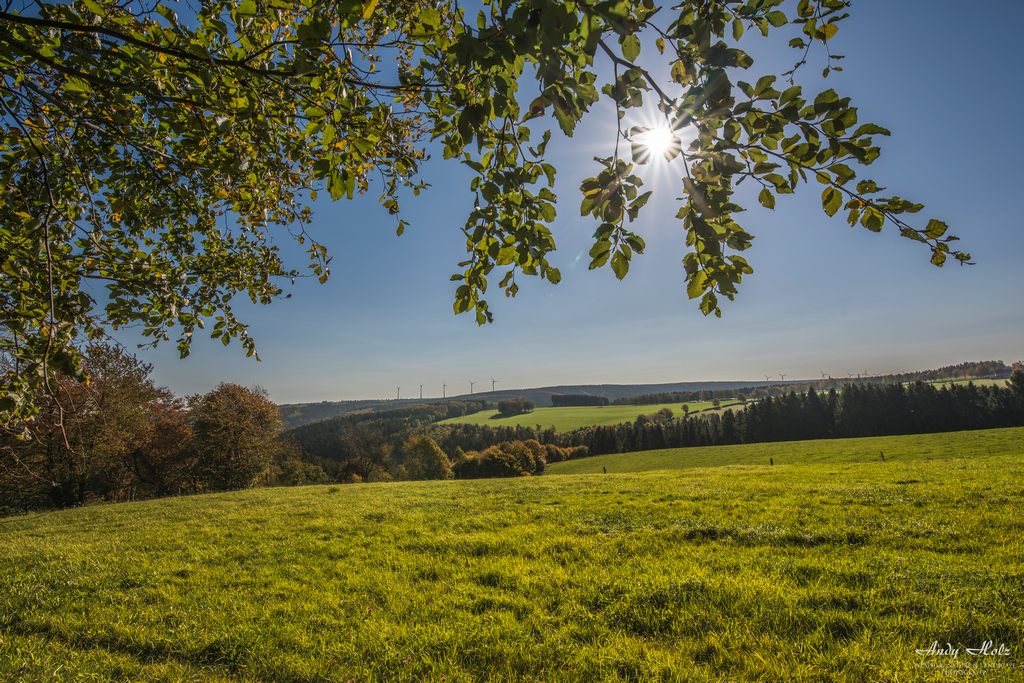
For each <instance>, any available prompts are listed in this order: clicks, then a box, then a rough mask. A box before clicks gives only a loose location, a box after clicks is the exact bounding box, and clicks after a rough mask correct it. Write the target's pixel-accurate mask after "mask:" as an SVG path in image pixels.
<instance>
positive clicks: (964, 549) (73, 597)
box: [0, 434, 1024, 683]
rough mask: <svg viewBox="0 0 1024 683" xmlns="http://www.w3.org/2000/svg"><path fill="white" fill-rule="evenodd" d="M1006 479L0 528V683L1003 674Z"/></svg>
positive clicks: (973, 465)
mask: <svg viewBox="0 0 1024 683" xmlns="http://www.w3.org/2000/svg"><path fill="white" fill-rule="evenodd" d="M943 436H944V438H945V439H947V440H948V441H947V442H948V443H950V444H954V443H962V442H961V441H960V440H961V439H963V438H964V437H965V435H962V434H946V435H943ZM971 436H973V435H971ZM918 438H919V437H909V438H908V441H911V440H915V439H918ZM1018 443H1019V441H1018ZM776 446H779V445H778V444H777V445H776ZM787 446H791V445H787ZM890 448H895V449H898V446H890ZM904 448H905V449H907V452H909V449H911V448H912V447H911V446H909V445H907V446H905V447H904ZM777 462H778V460H777ZM1022 481H1024V459H1022V458H1021V456H1020V450H1019V449H1018V451H1017V452H1016V454H1014V455H1006V454H1004V455H992V454H990V453H989V452H988V451H986V450H981V451H973V452H972V451H970V450H969V449H968V448H967V447H966V446H965V447H964V448H963V450H962V457H952V458H948V459H944V460H931V461H929V460H902V459H897V460H896V461H894V462H887V463H885V464H882V463H880V462H871V463H857V462H839V461H836V460H835V459H830V458H826V459H825V460H823V461H821V462H817V463H813V464H781V465H776V466H775V467H769V466H767V465H756V466H739V465H732V466H724V467H717V468H712V469H687V470H678V471H663V472H656V473H644V474H608V475H596V476H595V475H575V476H557V477H549V476H544V477H536V478H524V479H516V480H484V481H453V482H439V483H427V482H423V483H404V484H368V485H352V486H344V487H305V488H294V489H263V490H256V491H248V492H238V493H232V494H220V495H208V496H198V497H193V498H178V499H167V500H159V501H148V502H144V503H137V504H124V505H111V506H101V507H93V508H85V509H78V510H70V511H66V512H62V513H53V514H47V515H40V516H35V517H32V518H18V519H6V520H0V680H18V681H53V680H63V681H71V680H146V681H164V680H166V681H180V680H189V681H204V680H209V681H268V682H270V681H272V682H274V683H277V682H281V681H296V682H300V681H301V682H305V681H310V682H311V681H339V682H348V681H353V682H354V681H360V682H366V681H380V682H389V683H390V682H392V681H435V682H440V681H444V682H445V683H448V682H451V681H458V682H469V681H529V680H533V681H538V680H542V681H548V682H555V681H580V682H587V683H590V682H592V681H626V680H629V681H645V682H646V681H723V682H724V681H783V680H784V681H800V682H802V681H807V682H810V681H816V682H817V681H838V682H853V681H872V682H874V681H890V682H894V681H940V680H948V677H947V676H946V674H959V675H963V670H962V669H956V670H953V669H950V668H948V667H950V661H949V660H950V658H949V657H941V656H930V655H924V656H922V655H918V654H916V653H915V650H917V649H925V648H928V647H929V645H930V644H931V643H932V642H934V641H938V642H940V643H946V642H951V643H954V644H957V646H958V647H975V648H976V647H980V646H981V644H982V643H983V642H984V641H992V642H993V643H994V646H995V647H998V646H999V645H1000V644H1002V645H1005V647H1006V648H1008V649H1009V650H1010V651H1011V653H1012V654H1011V656H1008V657H988V658H985V657H980V656H978V657H976V656H971V655H968V654H967V653H966V652H965V651H964V650H961V652H960V655H959V658H958V659H957V660H956V664H957V666H959V667H965V666H966V667H974V666H981V663H982V661H983V660H985V661H988V662H995V663H996V664H999V665H1002V666H1003V667H1006V666H1008V665H1012V664H1014V663H1016V662H1018V661H1019V659H1020V657H1021V656H1022V655H1024V632H1022V629H1024V626H1022V624H1021V622H1020V614H1021V612H1022V609H1024V571H1022V567H1021V561H1020V558H1021V557H1024V541H1022V539H1024V533H1022V532H1024V515H1022V514H1021V513H1022V508H1024V486H1022V483H1021V482H1022ZM995 660H998V661H995ZM928 667H938V668H928ZM941 667H947V668H945V669H943V668H941ZM991 671H992V672H993V673H988V671H985V673H988V675H987V676H986V677H985V678H984V680H986V681H993V680H998V681H1003V680H1007V681H1009V680H1019V670H1016V671H1014V670H1007V669H1005V668H1004V669H991ZM978 672H979V673H981V670H980V669H979V670H978Z"/></svg>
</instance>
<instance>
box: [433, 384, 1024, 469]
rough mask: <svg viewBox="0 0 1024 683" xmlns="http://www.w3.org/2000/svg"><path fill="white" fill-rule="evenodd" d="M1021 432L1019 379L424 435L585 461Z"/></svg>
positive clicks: (793, 396)
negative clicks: (814, 442)
mask: <svg viewBox="0 0 1024 683" xmlns="http://www.w3.org/2000/svg"><path fill="white" fill-rule="evenodd" d="M1020 426H1024V373H1021V371H1020V370H1016V371H1015V372H1014V373H1013V376H1012V377H1011V379H1010V380H1009V381H1008V382H1007V386H1006V387H1000V386H980V385H976V384H966V385H950V386H945V387H942V388H936V387H935V386H933V385H931V384H925V383H922V382H916V383H914V384H909V385H903V384H847V385H845V386H844V387H843V388H842V390H841V391H836V390H831V391H829V392H827V393H818V392H816V391H814V389H813V388H812V389H810V390H809V391H807V392H806V393H804V394H797V393H796V392H790V393H789V394H785V395H782V396H777V397H767V398H765V399H763V400H761V401H758V402H756V403H752V404H749V405H748V406H747V407H746V409H745V410H740V411H732V410H727V411H725V412H724V413H723V414H722V415H721V416H719V415H718V414H716V413H711V414H708V415H697V416H694V417H686V418H682V419H679V418H677V419H671V420H665V421H661V422H656V421H651V420H639V419H638V420H636V421H634V422H626V423H622V424H618V425H613V426H596V427H586V428H584V429H578V430H575V431H572V432H556V431H555V430H554V429H545V430H541V429H534V428H531V427H525V426H518V427H497V428H494V427H490V426H487V425H469V424H458V425H437V426H434V427H431V428H428V429H427V433H428V434H429V435H430V436H431V437H432V438H433V439H434V440H435V441H436V442H437V443H438V445H439V446H440V447H441V448H442V449H443V450H445V451H446V452H449V453H453V452H455V449H457V448H461V449H463V450H465V451H470V450H473V451H482V450H485V449H487V448H489V447H491V446H495V445H498V444H501V443H503V442H507V441H526V440H528V439H536V440H537V441H538V442H540V443H541V444H553V445H555V446H558V447H561V448H574V447H580V446H584V447H586V450H585V451H581V452H586V453H588V454H589V455H603V454H608V453H628V452H633V451H644V450H654V449H659V448H687V447H691V446H717V445H725V444H739V443H761V442H770V441H801V440H807V439H828V438H847V437H863V436H893V435H900V434H926V433H934V432H947V431H961V430H973V429H994V428H997V427H1020Z"/></svg>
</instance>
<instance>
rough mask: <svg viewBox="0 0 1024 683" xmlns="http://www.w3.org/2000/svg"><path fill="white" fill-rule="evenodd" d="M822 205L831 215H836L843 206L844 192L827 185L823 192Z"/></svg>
mask: <svg viewBox="0 0 1024 683" xmlns="http://www.w3.org/2000/svg"><path fill="white" fill-rule="evenodd" d="M821 206H822V208H823V209H825V213H827V214H828V215H829V216H835V215H836V213H838V212H839V209H840V208H842V206H843V193H842V192H840V191H839V190H837V189H836V188H834V187H826V188H825V191H824V192H822V193H821Z"/></svg>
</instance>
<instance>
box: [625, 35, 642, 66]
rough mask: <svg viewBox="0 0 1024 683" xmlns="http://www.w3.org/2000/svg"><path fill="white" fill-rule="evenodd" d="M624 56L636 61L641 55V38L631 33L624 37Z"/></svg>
mask: <svg viewBox="0 0 1024 683" xmlns="http://www.w3.org/2000/svg"><path fill="white" fill-rule="evenodd" d="M622 56H623V57H625V58H626V59H627V60H628V61H630V62H634V61H636V58H637V57H639V56H640V38H639V36H637V35H636V34H631V35H628V36H626V37H625V38H623V39H622Z"/></svg>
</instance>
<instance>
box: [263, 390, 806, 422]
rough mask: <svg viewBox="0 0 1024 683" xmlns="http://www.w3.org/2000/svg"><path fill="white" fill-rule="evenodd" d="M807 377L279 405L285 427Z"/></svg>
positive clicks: (545, 403) (613, 397)
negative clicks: (454, 405)
mask: <svg viewBox="0 0 1024 683" xmlns="http://www.w3.org/2000/svg"><path fill="white" fill-rule="evenodd" d="M806 381H807V380H792V381H786V382H778V381H770V382H765V381H764V380H762V381H759V382H753V381H744V382H674V383H668V384H571V385H570V384H566V385H559V386H553V387H539V388H535V389H503V390H500V391H479V392H474V393H473V394H472V396H471V395H469V394H462V395H459V396H447V397H445V398H424V399H419V398H403V399H390V400H365V401H323V402H321V403H286V404H281V405H280V406H279V407H280V409H281V414H282V415H283V416H284V421H285V427H286V428H291V427H298V426H300V425H304V424H309V423H310V422H318V421H320V420H327V419H330V418H332V417H337V416H338V415H343V414H345V413H352V412H360V411H377V410H388V409H390V408H399V407H402V406H408V405H416V404H418V403H440V402H442V401H458V400H466V399H470V398H472V399H475V400H478V401H479V400H484V401H493V402H495V403H497V402H498V401H500V400H501V399H503V398H525V399H527V400H529V401H533V402H534V403H536V404H537V407H547V406H550V405H551V397H552V396H553V395H555V394H584V395H586V396H604V397H605V398H607V399H608V400H609V401H613V400H615V399H617V398H631V397H633V396H643V395H645V394H664V393H673V392H682V391H715V390H718V389H737V390H738V389H743V388H746V387H760V386H777V385H779V384H800V383H802V382H806Z"/></svg>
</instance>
